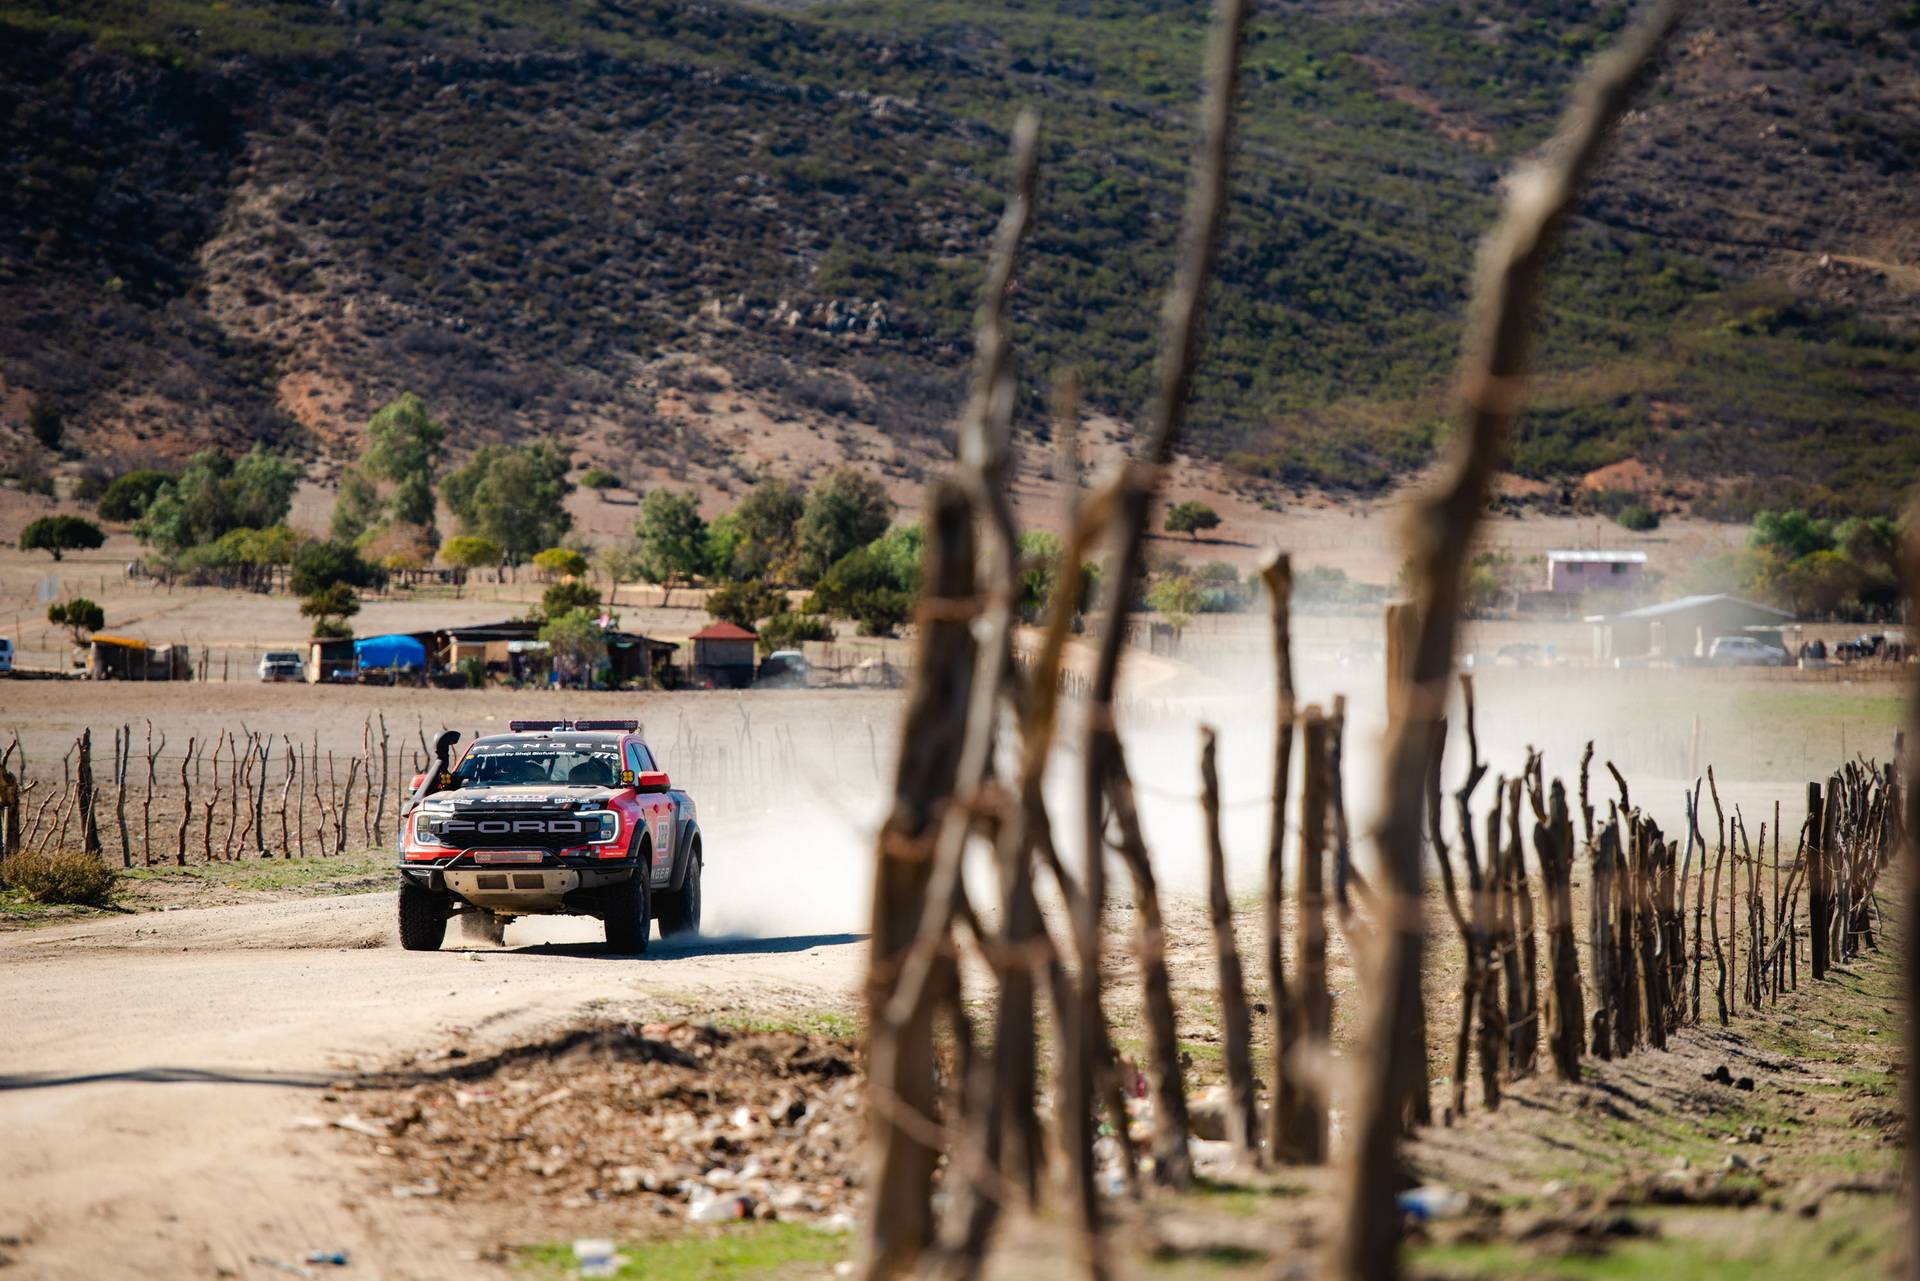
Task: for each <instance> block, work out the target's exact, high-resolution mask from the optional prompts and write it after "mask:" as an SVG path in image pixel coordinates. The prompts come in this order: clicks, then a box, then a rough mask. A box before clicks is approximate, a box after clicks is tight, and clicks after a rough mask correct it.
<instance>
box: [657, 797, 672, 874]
mask: <svg viewBox="0 0 1920 1281" xmlns="http://www.w3.org/2000/svg"><path fill="white" fill-rule="evenodd" d="M653 848H654V851H655V854H656V856H657V858H656V861H655V863H654V866H653V879H654V882H655V883H656V884H659V885H664V884H666V883H667V882H669V881H671V880H672V879H673V807H672V806H671V805H667V806H662V807H661V808H660V809H659V810H658V811H657V812H656V817H655V818H654V821H653Z"/></svg>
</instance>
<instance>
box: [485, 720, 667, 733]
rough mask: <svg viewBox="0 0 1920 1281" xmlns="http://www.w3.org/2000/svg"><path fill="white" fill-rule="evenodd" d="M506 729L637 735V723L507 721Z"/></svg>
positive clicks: (534, 731) (520, 731) (533, 731)
mask: <svg viewBox="0 0 1920 1281" xmlns="http://www.w3.org/2000/svg"><path fill="white" fill-rule="evenodd" d="M507 728H508V729H510V730H512V731H513V732H514V733H516V734H525V733H540V732H544V731H547V730H556V729H558V730H568V729H578V730H596V729H619V730H625V731H626V732H627V733H629V734H634V733H638V732H639V729H640V722H639V721H508V722H507Z"/></svg>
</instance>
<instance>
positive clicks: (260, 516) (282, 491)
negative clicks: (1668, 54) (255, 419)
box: [220, 445, 300, 533]
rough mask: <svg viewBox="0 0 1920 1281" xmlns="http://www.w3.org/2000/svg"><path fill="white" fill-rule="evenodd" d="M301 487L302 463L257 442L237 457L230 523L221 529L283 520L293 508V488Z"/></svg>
mask: <svg viewBox="0 0 1920 1281" xmlns="http://www.w3.org/2000/svg"><path fill="white" fill-rule="evenodd" d="M299 487H300V468H299V467H297V466H296V465H294V464H293V463H291V462H289V461H288V460H286V459H285V458H282V457H280V455H278V454H273V453H269V452H267V451H266V450H265V449H263V448H261V447H260V446H259V445H255V446H254V447H253V448H252V449H249V450H248V451H247V452H246V453H244V454H242V455H240V457H239V458H237V459H235V460H234V463H233V471H232V473H231V476H230V478H229V481H228V485H227V493H228V511H227V523H226V526H225V528H224V529H222V530H221V531H220V532H221V533H225V532H226V530H227V529H233V528H235V527H245V528H247V529H265V528H266V527H267V526H269V525H278V524H280V523H281V522H282V521H284V520H285V519H286V518H287V513H288V512H290V511H292V510H293V491H294V490H296V489H298V488H299Z"/></svg>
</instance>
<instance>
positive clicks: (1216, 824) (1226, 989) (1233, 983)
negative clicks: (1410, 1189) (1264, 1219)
mask: <svg viewBox="0 0 1920 1281" xmlns="http://www.w3.org/2000/svg"><path fill="white" fill-rule="evenodd" d="M1216 746H1217V744H1216V740H1215V736H1214V732H1213V730H1212V729H1211V728H1210V727H1207V726H1202V727H1201V730H1200V808H1201V811H1202V813H1203V814H1204V815H1205V818H1206V829H1207V906H1208V910H1209V913H1210V915H1211V917H1212V921H1213V950H1214V956H1215V959H1216V961H1217V962H1218V965H1219V975H1220V1023H1221V1029H1220V1030H1221V1034H1222V1035H1223V1036H1224V1037H1225V1039H1226V1059H1227V1095H1228V1102H1227V1141H1228V1142H1229V1143H1231V1144H1232V1145H1233V1150H1234V1154H1235V1156H1236V1157H1237V1158H1238V1159H1239V1160H1241V1161H1244V1162H1247V1163H1249V1164H1251V1165H1253V1166H1255V1167H1256V1168H1257V1167H1258V1166H1259V1165H1260V1163H1261V1162H1260V1119H1259V1111H1258V1104H1257V1103H1256V1102H1255V1101H1254V1094H1253V1015H1252V1013H1251V1011H1249V1010H1248V1008H1247V986H1246V981H1245V979H1244V978H1243V977H1242V975H1241V971H1240V948H1239V946H1238V945H1237V944H1236V943H1235V942H1234V939H1233V905H1232V902H1231V900H1230V899H1229V898H1228V896H1227V852H1226V847H1225V846H1224V845H1223V844H1222V843H1221V840H1220V775H1219V772H1218V770H1217V768H1216V764H1215V760H1214V753H1215V750H1216Z"/></svg>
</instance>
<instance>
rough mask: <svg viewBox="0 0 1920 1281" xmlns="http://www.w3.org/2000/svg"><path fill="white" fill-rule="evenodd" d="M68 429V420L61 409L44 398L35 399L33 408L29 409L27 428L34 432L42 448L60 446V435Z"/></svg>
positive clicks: (56, 447) (34, 436)
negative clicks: (63, 416) (62, 414)
mask: <svg viewBox="0 0 1920 1281" xmlns="http://www.w3.org/2000/svg"><path fill="white" fill-rule="evenodd" d="M66 429H67V424H66V420H65V419H64V418H62V417H61V416H60V411H59V410H57V409H55V408H54V407H53V406H52V405H50V404H48V403H47V402H46V401H44V400H36V401H34V402H33V408H31V409H29V410H27V430H28V431H30V432H32V433H33V438H34V439H35V440H37V441H39V442H40V447H41V448H42V449H58V448H60V437H61V436H62V435H63V434H64V433H65V431H66Z"/></svg>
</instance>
